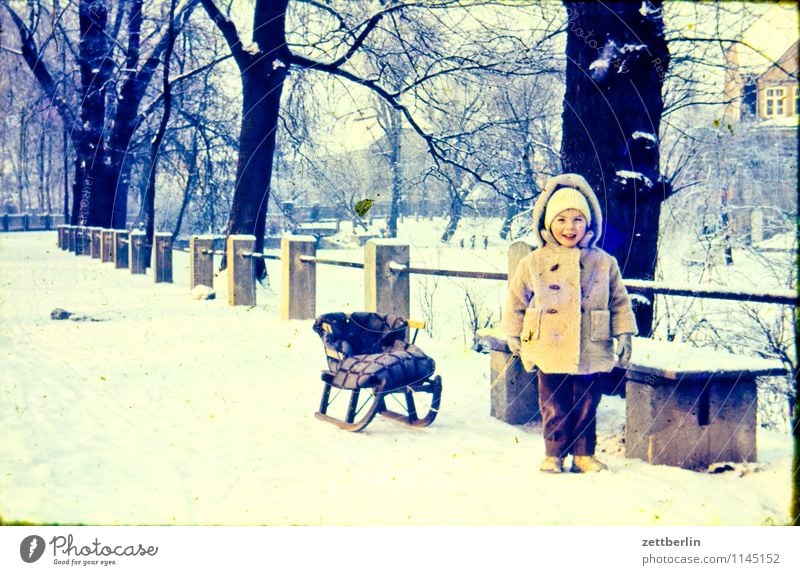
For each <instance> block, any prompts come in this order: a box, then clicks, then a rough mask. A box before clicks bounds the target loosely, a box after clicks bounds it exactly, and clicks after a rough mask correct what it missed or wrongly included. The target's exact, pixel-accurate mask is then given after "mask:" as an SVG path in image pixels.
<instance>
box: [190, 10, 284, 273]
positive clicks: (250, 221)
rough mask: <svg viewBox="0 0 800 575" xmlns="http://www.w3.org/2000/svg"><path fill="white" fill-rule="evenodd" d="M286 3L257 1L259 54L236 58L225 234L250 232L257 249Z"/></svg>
mask: <svg viewBox="0 0 800 575" xmlns="http://www.w3.org/2000/svg"><path fill="white" fill-rule="evenodd" d="M287 4H288V0H278V1H267V0H258V1H257V2H256V6H255V11H254V17H253V29H254V32H253V39H254V40H255V43H256V45H257V46H258V52H257V53H255V54H251V53H247V55H246V56H245V55H243V54H240V55H239V58H237V62H241V63H242V64H245V65H244V66H242V64H240V70H241V73H242V99H243V104H244V108H243V114H242V128H241V132H240V134H239V160H238V163H237V166H236V190H235V191H234V194H233V202H232V205H231V211H230V216H229V220H228V228H227V235H231V234H252V235H254V236H255V237H256V245H255V251H256V252H260V251H262V250H263V248H264V230H265V227H266V216H267V204H268V202H269V195H270V185H271V180H272V165H273V156H274V155H275V137H276V133H277V131H278V113H279V111H280V102H281V93H282V91H283V82H284V79H285V78H286V71H287V69H288V67H289V65H290V63H291V53H290V52H289V48H288V46H287V45H286V28H285V26H286V5H287ZM205 5H206V4H205V3H204V6H205ZM207 9H208V7H207ZM218 25H219V23H218ZM239 49H241V48H239ZM255 261H256V265H255V274H256V277H257V278H259V279H264V278H265V277H266V275H267V268H266V266H265V265H264V261H263V260H261V259H256V260H255Z"/></svg>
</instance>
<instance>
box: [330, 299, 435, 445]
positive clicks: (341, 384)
mask: <svg viewBox="0 0 800 575" xmlns="http://www.w3.org/2000/svg"><path fill="white" fill-rule="evenodd" d="M421 327H424V324H422V323H419V322H409V321H406V320H405V319H403V318H401V317H398V316H394V315H382V314H378V313H371V312H353V313H352V314H345V313H329V314H324V315H321V316H319V317H317V319H316V321H315V322H314V331H315V332H317V334H318V335H319V336H320V338H321V339H322V343H323V344H324V346H325V354H326V356H327V360H328V369H327V370H324V371H323V372H322V381H323V384H324V385H323V389H322V400H321V401H320V406H319V411H317V412H316V414H315V415H316V416H317V417H318V418H319V419H321V420H323V421H327V422H330V423H333V424H335V425H337V426H339V427H340V428H342V429H344V430H347V431H361V430H362V429H364V428H365V427H366V426H367V425H369V424H370V422H371V421H372V420H373V418H374V417H375V416H376V415H379V414H380V415H382V416H384V417H388V418H390V419H394V420H396V421H399V422H401V423H405V424H406V425H411V426H414V427H424V426H427V425H430V424H431V423H433V420H434V419H436V415H437V414H438V411H439V403H440V400H441V397H442V379H441V377H439V376H438V375H434V371H435V369H436V364H435V363H434V361H433V359H431V358H430V357H428V356H427V355H426V354H425V353H424V352H423V351H422V350H421V349H420V348H419V347H417V346H416V345H414V340H415V339H416V333H417V331H419V329H420V328H421ZM409 328H413V329H414V330H415V331H414V338H413V339H412V340H411V341H410V342H409V341H408V330H409ZM337 402H338V403H337ZM337 414H338V415H337Z"/></svg>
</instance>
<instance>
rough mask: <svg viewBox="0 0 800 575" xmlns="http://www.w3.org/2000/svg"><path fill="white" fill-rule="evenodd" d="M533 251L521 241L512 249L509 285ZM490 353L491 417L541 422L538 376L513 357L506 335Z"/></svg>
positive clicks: (509, 420)
mask: <svg viewBox="0 0 800 575" xmlns="http://www.w3.org/2000/svg"><path fill="white" fill-rule="evenodd" d="M532 249H533V248H531V246H530V245H528V244H527V243H525V242H521V241H518V242H514V243H513V244H511V246H509V249H508V279H509V281H511V278H513V277H514V272H515V271H516V269H517V265H518V264H519V261H520V260H521V259H522V258H524V257H525V256H526V255H528V254H529V253H531V251H532ZM490 349H491V351H490V352H489V358H490V370H489V373H490V375H491V390H490V404H491V408H490V415H492V417H496V418H497V419H499V420H501V421H505V422H506V423H511V424H515V425H516V424H523V423H528V422H530V421H534V420H538V419H540V418H541V414H540V413H539V388H538V383H537V374H536V373H535V372H532V373H528V372H527V371H525V367H523V365H522V361H520V359H519V357H515V356H513V355H512V354H511V352H510V350H509V348H508V345H507V344H506V340H505V335H502V336H500V339H499V340H498V341H496V342H493V345H492V346H491V348H490Z"/></svg>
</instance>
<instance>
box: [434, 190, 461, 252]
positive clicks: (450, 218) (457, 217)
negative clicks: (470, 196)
mask: <svg viewBox="0 0 800 575" xmlns="http://www.w3.org/2000/svg"><path fill="white" fill-rule="evenodd" d="M464 197H466V194H464V195H463V196H462V194H461V193H459V192H456V195H455V196H453V201H452V202H451V203H450V213H449V214H448V215H447V226H445V228H444V232H442V237H441V238H439V241H441V242H444V243H447V242H449V241H450V239H451V238H452V237H453V236H454V235H455V233H456V230H457V229H458V224H459V223H460V222H461V214H462V212H463V208H464Z"/></svg>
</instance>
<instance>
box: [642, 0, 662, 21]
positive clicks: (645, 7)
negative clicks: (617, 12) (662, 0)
mask: <svg viewBox="0 0 800 575" xmlns="http://www.w3.org/2000/svg"><path fill="white" fill-rule="evenodd" d="M659 12H661V8H653V6H652V5H651V4H650V3H649V2H647V0H644V1H643V2H642V6H641V8H639V14H641V15H642V16H644V17H645V18H647V17H648V16H650V15H651V14H658V13H659Z"/></svg>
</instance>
